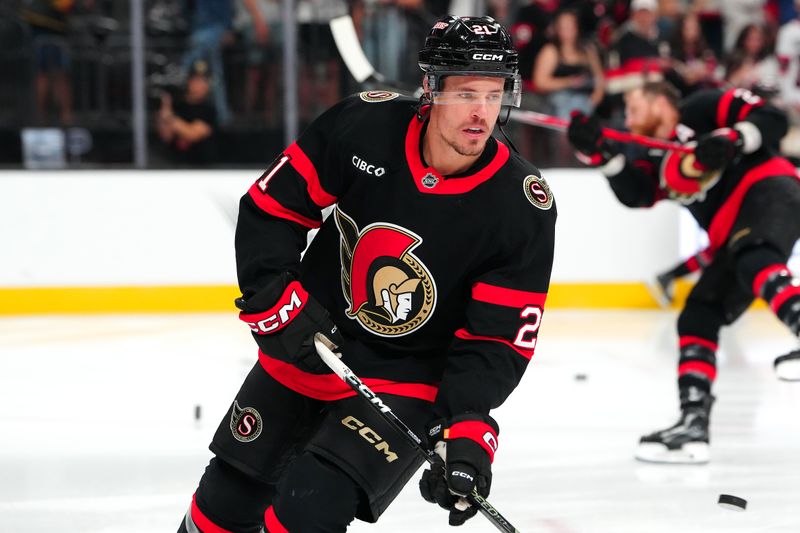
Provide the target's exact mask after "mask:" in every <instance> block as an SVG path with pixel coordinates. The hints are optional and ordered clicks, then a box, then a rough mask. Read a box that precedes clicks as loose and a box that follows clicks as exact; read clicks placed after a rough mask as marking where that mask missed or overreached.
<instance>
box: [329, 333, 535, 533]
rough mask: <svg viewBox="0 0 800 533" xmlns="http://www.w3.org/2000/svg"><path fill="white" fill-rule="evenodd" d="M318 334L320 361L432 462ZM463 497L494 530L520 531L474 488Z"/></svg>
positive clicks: (429, 452)
mask: <svg viewBox="0 0 800 533" xmlns="http://www.w3.org/2000/svg"><path fill="white" fill-rule="evenodd" d="M320 337H321V335H320V334H319V333H318V334H317V335H315V336H314V345H315V346H316V348H317V353H318V354H319V356H320V358H321V359H322V361H323V362H324V363H325V364H326V365H328V367H329V368H330V369H331V370H332V371H333V372H334V374H336V375H337V376H339V378H340V379H341V380H342V381H344V382H345V383H347V385H348V386H349V387H350V388H351V389H353V390H354V391H355V392H356V394H358V395H359V396H361V397H362V398H364V399H366V400H367V401H368V402H369V404H370V405H371V406H372V409H373V410H375V412H376V413H378V414H379V415H380V416H381V417H382V418H383V419H384V420H386V421H387V422H388V423H389V424H390V425H391V426H392V427H393V428H394V429H395V430H397V432H398V433H400V434H401V435H403V436H404V437H405V438H406V440H407V441H408V442H409V444H411V445H412V446H413V447H414V448H415V449H416V450H417V452H419V454H420V455H422V457H423V458H424V459H425V460H426V461H428V463H430V464H434V461H435V460H436V459H435V457H436V456H435V453H434V452H433V451H432V450H430V449H428V448H426V447H424V446H423V445H422V440H421V439H420V438H419V437H418V436H417V435H416V433H414V431H412V430H411V428H409V427H408V426H407V425H406V424H405V422H403V421H402V420H400V419H399V418H398V417H397V415H395V414H394V412H393V411H392V409H391V408H390V407H389V406H388V405H386V404H385V403H383V401H382V400H381V399H380V398H379V397H378V395H377V394H375V393H374V392H373V391H372V389H370V388H369V387H368V386H367V385H365V384H364V382H363V381H361V379H360V378H359V377H358V376H356V375H355V374H354V373H353V371H352V370H350V367H348V366H347V365H346V364H345V363H344V362H343V361H342V360H341V359H339V357H337V356H336V354H335V353H333V352H332V351H331V350H330V348H328V346H327V345H326V344H325V342H324V341H323V340H321V339H320ZM467 499H468V500H469V501H470V503H471V504H472V505H476V506H477V508H478V510H479V511H480V512H481V514H483V515H484V516H485V517H486V518H487V519H488V520H489V521H490V522H491V523H492V525H493V526H494V527H496V528H497V529H498V530H500V531H505V532H506V533H520V532H519V530H518V529H517V528H515V527H514V526H513V525H511V522H509V521H508V520H506V519H505V517H503V515H501V514H500V512H499V511H498V510H497V509H495V508H494V506H493V505H492V504H490V503H489V501H488V500H486V498H484V497H482V496H481V495H480V494H478V493H477V491H475V489H473V490H472V494H470V495H469V496H468V498H467Z"/></svg>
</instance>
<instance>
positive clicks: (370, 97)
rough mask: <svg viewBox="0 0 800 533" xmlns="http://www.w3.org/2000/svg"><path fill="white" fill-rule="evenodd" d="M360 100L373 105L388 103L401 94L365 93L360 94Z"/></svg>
mask: <svg viewBox="0 0 800 533" xmlns="http://www.w3.org/2000/svg"><path fill="white" fill-rule="evenodd" d="M358 96H359V98H361V99H362V100H364V101H365V102H369V103H371V104H373V103H375V102H388V101H389V100H394V99H395V98H397V97H398V96H400V93H393V92H391V91H364V92H362V93H359V94H358Z"/></svg>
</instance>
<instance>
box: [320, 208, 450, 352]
mask: <svg viewBox="0 0 800 533" xmlns="http://www.w3.org/2000/svg"><path fill="white" fill-rule="evenodd" d="M335 217H336V218H335V220H336V226H337V227H338V228H339V234H340V235H341V240H340V245H339V247H340V255H341V261H342V291H343V293H344V297H345V298H346V299H347V302H348V303H349V304H350V305H349V307H348V309H347V316H348V317H349V318H351V319H353V320H357V321H358V323H359V324H361V326H362V327H363V328H365V329H367V330H368V331H371V332H372V333H375V334H376V335H380V336H381V337H399V336H402V335H407V334H409V333H411V332H412V331H414V330H416V329H417V328H419V327H420V326H422V325H423V324H424V323H425V322H426V321H427V320H428V319H429V318H430V317H431V315H432V314H433V311H434V308H435V307H436V284H435V283H434V281H433V278H432V277H431V275H430V273H429V272H428V269H427V268H426V267H425V265H423V264H422V262H421V261H420V260H419V259H418V258H417V257H415V256H414V254H412V253H411V252H412V250H413V249H414V248H416V247H417V246H419V245H420V244H421V243H422V238H421V237H419V236H418V235H416V234H414V233H413V232H411V231H409V230H407V229H405V228H401V227H400V226H395V225H394V224H387V223H376V224H370V225H369V226H367V227H366V228H364V229H363V230H359V229H358V226H357V225H356V223H355V222H354V221H353V219H351V218H350V217H349V216H347V215H346V214H345V213H343V212H342V211H340V210H339V209H338V208H337V209H336V210H335Z"/></svg>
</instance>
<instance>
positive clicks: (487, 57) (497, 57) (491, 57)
mask: <svg viewBox="0 0 800 533" xmlns="http://www.w3.org/2000/svg"><path fill="white" fill-rule="evenodd" d="M472 59H477V60H478V61H502V60H503V54H482V53H480V52H477V53H475V54H472Z"/></svg>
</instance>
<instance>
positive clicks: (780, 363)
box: [774, 349, 800, 381]
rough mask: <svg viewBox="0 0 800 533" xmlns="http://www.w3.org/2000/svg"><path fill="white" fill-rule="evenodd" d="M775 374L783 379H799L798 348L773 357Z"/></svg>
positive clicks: (799, 359) (799, 354)
mask: <svg viewBox="0 0 800 533" xmlns="http://www.w3.org/2000/svg"><path fill="white" fill-rule="evenodd" d="M774 368H775V375H777V376H778V379H782V380H784V381H800V349H797V350H795V351H793V352H789V353H787V354H785V355H782V356H780V357H778V358H777V359H775V363H774Z"/></svg>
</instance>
